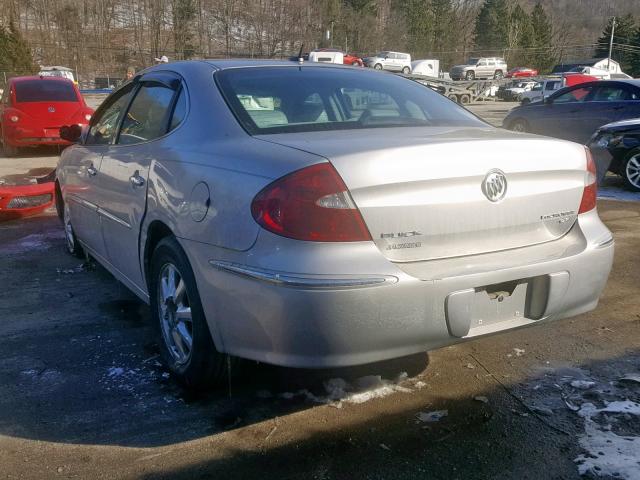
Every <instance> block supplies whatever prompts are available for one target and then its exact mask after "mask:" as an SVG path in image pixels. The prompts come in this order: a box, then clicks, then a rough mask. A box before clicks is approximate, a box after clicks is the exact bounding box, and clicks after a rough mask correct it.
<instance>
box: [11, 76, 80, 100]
mask: <svg viewBox="0 0 640 480" xmlns="http://www.w3.org/2000/svg"><path fill="white" fill-rule="evenodd" d="M15 90H16V102H18V103H23V102H77V101H78V97H77V95H76V91H75V89H74V88H73V84H72V83H71V82H61V81H55V80H23V81H20V82H16V83H15Z"/></svg>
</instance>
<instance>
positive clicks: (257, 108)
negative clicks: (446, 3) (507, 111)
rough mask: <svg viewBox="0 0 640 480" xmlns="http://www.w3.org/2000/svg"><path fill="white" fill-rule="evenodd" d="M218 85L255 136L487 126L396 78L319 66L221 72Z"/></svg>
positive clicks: (427, 89) (438, 95) (239, 69)
mask: <svg viewBox="0 0 640 480" xmlns="http://www.w3.org/2000/svg"><path fill="white" fill-rule="evenodd" d="M215 77H216V80H217V82H218V85H219V87H220V90H221V92H222V93H223V95H224V97H225V99H226V101H227V104H228V105H229V107H230V108H231V110H232V112H233V113H234V115H235V116H236V118H237V119H238V120H239V122H240V123H241V124H242V125H243V127H244V128H245V129H246V130H247V131H248V132H249V133H251V134H254V135H257V134H266V133H289V132H311V131H319V130H353V129H362V128H383V127H406V126H423V127H424V126H485V124H484V123H483V122H482V121H480V120H479V119H477V118H476V117H475V116H474V115H472V114H471V113H469V112H468V111H467V110H465V109H463V108H462V107H459V106H456V105H455V104H452V103H451V102H450V101H448V100H447V99H446V98H444V97H443V96H441V95H440V94H438V93H436V92H433V91H432V90H430V89H429V88H427V87H425V86H423V85H420V84H418V83H416V82H414V81H412V80H407V79H404V78H401V77H396V76H393V75H379V74H375V73H372V72H362V71H352V70H346V69H338V68H318V67H312V66H309V67H303V68H298V67H295V68H290V67H260V68H236V69H229V70H222V71H220V72H217V73H216V74H215Z"/></svg>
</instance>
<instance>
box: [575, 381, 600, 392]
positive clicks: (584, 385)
mask: <svg viewBox="0 0 640 480" xmlns="http://www.w3.org/2000/svg"><path fill="white" fill-rule="evenodd" d="M595 384H596V382H590V381H588V380H574V381H572V382H571V384H570V385H571V386H572V387H573V388H577V389H579V390H589V389H590V388H591V387H593V386H594V385H595Z"/></svg>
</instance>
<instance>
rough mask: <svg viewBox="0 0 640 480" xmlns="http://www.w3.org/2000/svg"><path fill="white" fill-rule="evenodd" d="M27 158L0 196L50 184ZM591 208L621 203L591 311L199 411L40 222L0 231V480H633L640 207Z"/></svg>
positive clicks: (293, 375)
mask: <svg viewBox="0 0 640 480" xmlns="http://www.w3.org/2000/svg"><path fill="white" fill-rule="evenodd" d="M505 106H508V105H504V104H500V103H495V104H494V103H490V104H486V105H479V106H473V107H472V109H473V110H474V111H475V112H476V113H478V114H480V115H481V116H485V117H486V118H487V119H488V120H489V121H491V122H494V123H495V122H498V123H499V122H500V121H501V117H500V115H504V114H505V112H506V110H505ZM31 153H32V154H34V155H32V156H30V157H26V156H24V157H23V158H20V159H11V160H9V159H4V158H0V177H3V176H7V175H15V174H22V173H26V172H28V171H30V170H33V169H40V168H43V167H52V166H55V162H56V156H55V152H52V151H49V150H42V151H37V152H31ZM37 171H39V170H36V172H37ZM32 173H33V172H32ZM603 192H604V194H605V195H609V196H611V195H613V196H621V197H623V198H625V199H626V200H631V201H611V200H604V199H601V200H600V202H599V210H600V214H601V216H602V218H603V219H604V220H605V222H606V223H607V225H608V226H609V228H611V230H612V231H613V232H614V236H615V238H616V258H615V263H614V267H613V271H612V274H611V277H610V281H609V283H608V286H607V289H606V291H605V294H604V296H603V298H602V300H601V303H600V306H599V307H598V308H597V309H596V310H595V311H593V312H590V313H589V314H586V315H582V316H580V317H576V318H573V319H567V320H563V321H558V322H554V323H551V324H547V325H539V326H535V327H532V328H527V329H522V330H517V331H514V332H510V333H507V334H502V335H498V336H494V337H489V338H483V339H478V340H475V341H471V342H468V343H465V344H462V345H457V346H454V347H449V348H444V349H440V350H436V351H433V352H430V353H429V354H428V355H427V354H424V355H416V356H413V357H410V358H404V359H399V360H396V361H393V362H385V363H381V364H375V365H367V366H363V367H359V368H355V369H338V370H331V371H328V370H323V371H308V370H292V369H285V368H276V367H271V366H267V365H258V364H245V365H243V367H242V368H241V369H240V370H239V371H237V372H234V373H235V374H234V378H233V380H232V382H231V384H230V385H229V388H227V389H224V390H222V391H219V392H215V393H212V394H209V395H207V396H203V397H197V398H196V397H193V396H190V395H189V394H187V393H185V392H184V391H181V390H180V389H179V388H178V387H176V386H175V385H174V383H173V382H172V380H171V378H169V375H168V373H167V372H166V371H165V370H164V369H163V367H162V366H161V365H160V363H159V362H158V356H157V348H156V345H155V343H154V340H153V338H152V336H151V333H150V330H151V329H150V327H149V325H148V320H149V309H148V307H147V306H146V305H144V304H142V303H140V302H139V301H138V300H137V299H136V298H135V297H134V296H133V295H132V294H130V293H129V292H128V291H127V290H126V289H125V288H124V287H123V286H122V285H120V284H119V283H118V282H116V281H115V280H114V279H113V277H111V276H110V275H109V274H108V273H107V272H106V271H105V270H104V269H102V268H101V267H99V266H95V265H91V264H89V265H87V264H83V263H82V262H81V261H80V260H78V259H75V258H73V257H70V256H69V255H67V254H66V253H65V251H64V240H63V232H62V229H61V227H60V224H59V222H58V220H57V218H56V217H55V215H54V214H53V212H47V213H46V214H44V215H41V216H38V217H34V218H29V219H24V220H20V221H12V222H6V223H3V224H0V271H2V272H3V276H2V280H1V281H0V287H1V290H0V292H1V293H0V295H1V297H0V298H1V299H2V301H1V302H0V318H2V320H3V321H2V322H0V338H1V339H2V347H1V348H0V478H34V479H40V478H109V479H110V478H137V479H151V478H154V479H155V478H185V479H191V478H201V479H207V478H278V479H281V478H282V479H309V478H315V479H343V478H348V479H356V478H357V479H360V478H362V479H365V478H366V479H405V478H406V479H410V478H411V479H413V478H443V479H444V478H446V479H455V478H460V479H472V478H478V479H481V478H482V479H484V478H505V479H507V478H508V479H525V478H529V479H546V478H563V479H573V478H579V473H580V472H584V473H586V475H587V477H589V478H596V477H597V476H598V475H603V478H615V477H624V478H629V479H637V478H638V472H639V471H640V464H639V463H638V462H640V350H639V340H640V304H639V303H638V301H637V297H638V284H639V282H640V268H639V259H638V253H637V252H638V251H640V203H638V202H637V200H639V199H640V196H638V195H637V194H628V193H625V192H624V191H623V190H622V189H621V188H620V182H618V181H617V179H616V178H615V177H612V178H610V179H608V180H607V187H605V189H604V190H603ZM607 192H608V193H607ZM634 200H635V201H634ZM634 375H636V376H634ZM590 405H591V406H590ZM603 408H604V409H605V410H606V411H601V410H598V409H603ZM576 460H578V462H576Z"/></svg>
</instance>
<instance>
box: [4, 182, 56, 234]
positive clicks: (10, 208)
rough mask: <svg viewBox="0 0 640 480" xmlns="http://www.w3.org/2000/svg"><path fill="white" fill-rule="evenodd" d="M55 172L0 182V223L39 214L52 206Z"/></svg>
mask: <svg viewBox="0 0 640 480" xmlns="http://www.w3.org/2000/svg"><path fill="white" fill-rule="evenodd" d="M54 181H55V170H52V171H51V173H49V174H48V175H46V176H44V177H39V178H27V177H25V178H18V179H11V180H9V181H6V180H0V222H1V221H4V220H13V219H15V218H20V217H26V216H29V215H35V214H37V213H40V212H42V211H44V210H46V209H47V208H49V207H51V206H52V205H53V201H54V185H55V184H54Z"/></svg>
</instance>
